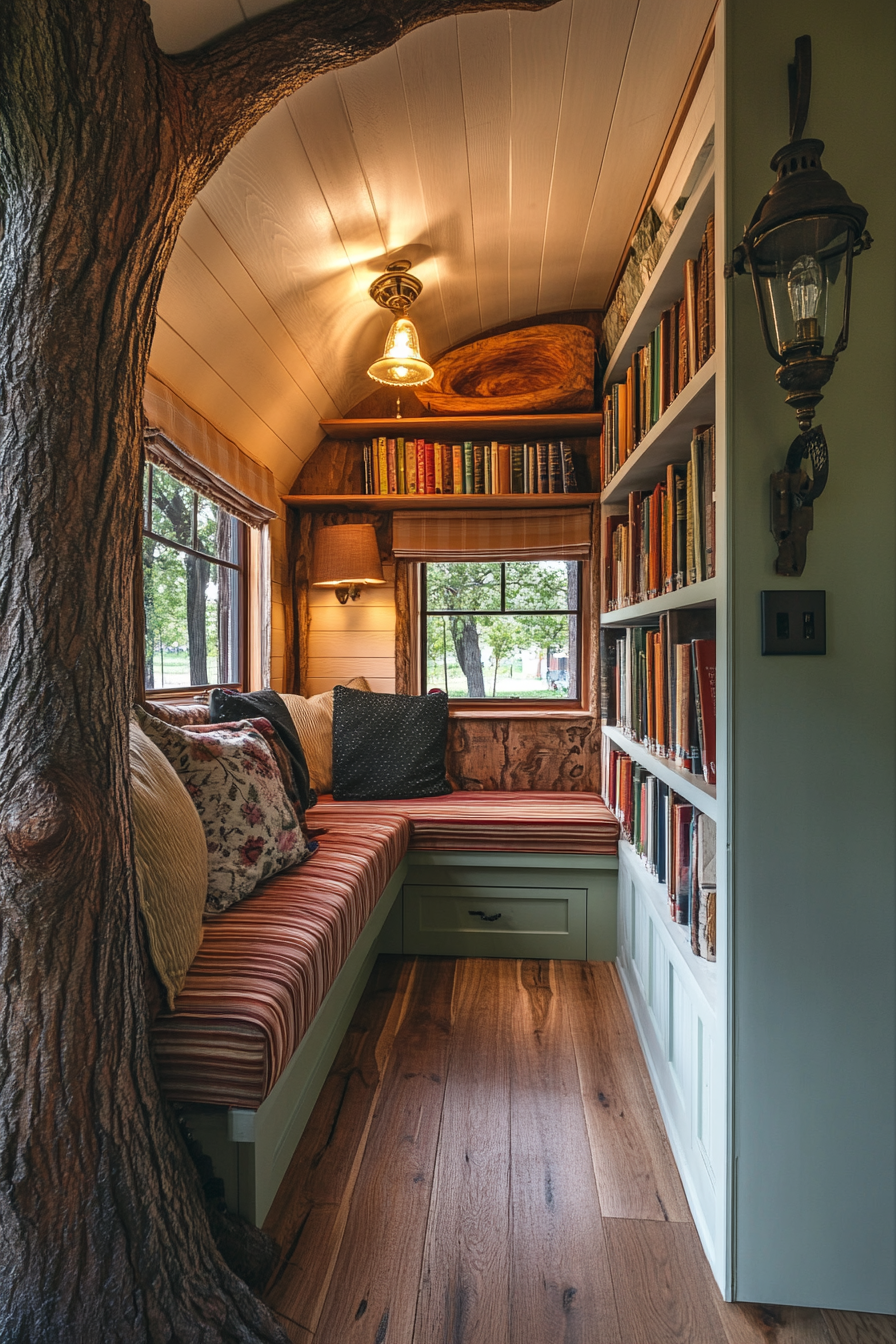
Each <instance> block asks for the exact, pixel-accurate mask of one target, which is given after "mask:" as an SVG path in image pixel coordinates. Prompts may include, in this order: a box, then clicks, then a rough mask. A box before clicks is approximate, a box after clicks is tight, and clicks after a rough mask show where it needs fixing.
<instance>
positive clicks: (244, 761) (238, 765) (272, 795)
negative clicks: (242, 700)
mask: <svg viewBox="0 0 896 1344" xmlns="http://www.w3.org/2000/svg"><path fill="white" fill-rule="evenodd" d="M138 716H139V717H140V726H141V727H142V728H143V730H144V732H145V733H146V734H147V736H148V737H149V738H150V739H151V740H152V741H153V742H155V744H156V746H157V747H159V748H160V749H161V751H162V752H163V753H164V755H165V756H166V757H167V758H168V760H169V761H170V762H171V764H172V765H173V766H174V769H175V771H176V772H177V774H178V776H179V777H180V779H181V780H182V782H183V784H184V785H185V787H186V790H187V793H188V794H189V795H190V797H191V798H192V799H193V802H194V804H195V806H196V810H197V812H198V813H199V817H200V819H201V821H202V826H203V829H204V831H205V843H206V848H207V850H208V891H207V895H206V902H205V908H206V910H208V911H210V912H214V911H219V910H226V909H227V908H228V906H231V905H235V904H236V902H237V901H241V900H242V899H243V897H244V896H248V895H249V893H250V892H252V891H254V890H255V888H256V886H257V885H258V883H259V882H263V881H264V879H265V878H268V877H273V875H274V874H275V873H279V872H282V871H283V869H284V868H291V867H292V865H293V864H294V863H300V862H302V860H304V859H306V858H309V857H310V851H309V848H308V845H307V842H306V840H305V837H304V835H303V834H302V830H301V827H300V826H299V821H298V817H297V816H296V811H295V808H294V807H293V805H292V803H291V802H290V801H289V798H288V797H287V794H286V790H285V788H284V787H283V780H282V778H281V776H280V771H279V769H278V767H277V762H276V761H275V760H274V757H273V755H272V754H271V750H270V748H269V747H268V745H267V743H266V742H265V740H264V738H263V737H262V735H261V734H260V733H258V732H256V731H255V729H254V728H244V729H241V730H231V729H227V728H223V727H222V728H220V729H219V730H218V731H211V732H209V731H206V732H202V733H197V732H192V733H191V732H190V730H189V729H188V728H175V727H174V726H173V725H172V724H166V723H162V722H161V721H160V720H159V719H153V718H151V717H150V716H149V715H142V716H140V713H139V710H138Z"/></svg>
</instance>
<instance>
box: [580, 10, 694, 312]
mask: <svg viewBox="0 0 896 1344" xmlns="http://www.w3.org/2000/svg"><path fill="white" fill-rule="evenodd" d="M714 7H715V0H682V3H680V4H676V5H670V4H668V0H640V5H639V7H638V15H637V18H636V20H635V27H634V32H633V33H632V40H631V44H630V46H629V50H628V56H627V58H626V62H625V70H624V72H623V76H622V80H621V82H620V85H619V96H618V99H617V102H616V108H615V111H614V114H613V122H612V125H611V127H610V135H609V139H608V141H607V148H606V152H605V154H604V159H603V163H602V165H601V170H600V177H599V179H598V184H597V191H596V193H595V197H594V205H593V207H592V211H591V219H590V221H589V224H588V229H587V232H586V235H585V244H584V247H583V251H582V265H581V268H580V271H579V278H578V282H577V284H576V288H575V291H574V294H573V303H574V305H576V306H581V307H590V306H592V305H594V306H598V307H600V306H602V305H603V303H604V301H605V299H606V297H607V289H608V287H609V284H610V281H611V280H612V277H613V275H614V273H615V270H616V266H617V263H618V262H619V258H620V253H621V249H622V247H623V246H624V245H625V240H626V239H627V237H628V233H629V231H630V230H631V228H632V225H633V224H634V223H635V215H636V213H637V210H638V206H639V205H640V203H641V199H642V197H643V194H644V190H645V187H646V186H647V182H648V180H649V178H650V175H651V173H652V171H653V169H654V167H655V165H656V162H657V158H658V156H659V152H660V149H661V148H662V144H663V140H664V139H665V136H666V132H667V131H668V129H669V126H670V124H671V122H672V118H673V116H674V114H675V109H676V107H677V105H678V101H679V99H680V97H681V93H682V90H683V89H684V86H685V84H686V82H687V78H688V75H689V73H690V70H691V67H692V65H693V63H694V60H695V57H696V55H697V51H698V49H699V46H700V42H701V41H702V38H703V35H704V33H705V32H706V28H707V25H708V23H709V21H710V18H711V17H712V12H713V9H714Z"/></svg>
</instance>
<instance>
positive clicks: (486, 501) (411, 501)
mask: <svg viewBox="0 0 896 1344" xmlns="http://www.w3.org/2000/svg"><path fill="white" fill-rule="evenodd" d="M280 498H281V499H282V500H283V503H284V504H288V505H289V506H290V508H293V509H367V510H371V509H373V510H377V509H381V510H385V511H387V512H388V511H392V510H395V509H508V508H511V509H575V508H584V507H586V506H587V505H590V504H595V503H597V501H598V500H599V499H600V495H593V494H581V495H579V494H573V495H281V496H280Z"/></svg>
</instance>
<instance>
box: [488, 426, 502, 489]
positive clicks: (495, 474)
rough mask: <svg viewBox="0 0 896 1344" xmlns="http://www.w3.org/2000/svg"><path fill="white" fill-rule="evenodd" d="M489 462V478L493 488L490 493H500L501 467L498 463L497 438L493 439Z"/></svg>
mask: <svg viewBox="0 0 896 1344" xmlns="http://www.w3.org/2000/svg"><path fill="white" fill-rule="evenodd" d="M489 462H490V464H491V465H490V468H489V470H490V478H489V479H490V480H491V490H490V492H489V493H490V494H493V495H499V494H500V493H501V468H500V465H499V463H498V440H497V439H493V440H492V444H491V448H490V451H489Z"/></svg>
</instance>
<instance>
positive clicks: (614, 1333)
mask: <svg viewBox="0 0 896 1344" xmlns="http://www.w3.org/2000/svg"><path fill="white" fill-rule="evenodd" d="M518 965H519V977H518V980H517V992H516V995H515V1000H514V1005H513V1017H512V1028H513V1030H512V1036H511V1042H510V1045H511V1218H512V1240H511V1247H512V1252H511V1255H512V1258H511V1266H512V1268H511V1297H510V1301H511V1330H510V1339H511V1340H512V1341H513V1344H560V1341H564V1344H566V1342H570V1344H571V1342H572V1341H575V1344H620V1339H621V1340H622V1341H625V1344H629V1339H628V1337H627V1336H626V1335H625V1333H624V1332H622V1334H621V1336H620V1331H619V1326H618V1321H617V1316H616V1307H615V1303H614V1298H613V1288H612V1282H611V1277H610V1266H609V1260H608V1257H607V1251H606V1246H605V1243H604V1227H605V1226H606V1225H605V1224H604V1223H603V1222H602V1219H601V1216H600V1206H599V1204H598V1199H597V1187H596V1185H595V1181H594V1172H593V1169H592V1166H591V1151H590V1148H589V1144H588V1134H587V1131H586V1127H585V1116H584V1113H583V1110H582V1098H581V1093H580V1089H579V1077H578V1072H577V1070H576V1063H575V1052H574V1049H573V1044H572V1036H571V1033H570V1029H569V1023H568V1021H567V1019H566V1015H565V1012H564V1010H563V1004H562V1000H561V997H560V995H559V993H558V989H559V985H558V982H557V979H556V971H555V968H556V963H553V962H547V961H523V962H520V963H518ZM495 1344H497V1341H495ZM652 1344H656V1341H652Z"/></svg>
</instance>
